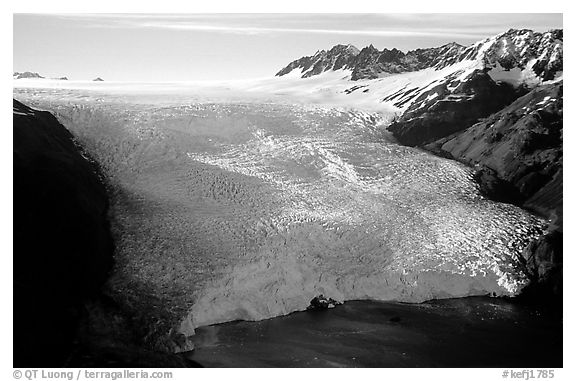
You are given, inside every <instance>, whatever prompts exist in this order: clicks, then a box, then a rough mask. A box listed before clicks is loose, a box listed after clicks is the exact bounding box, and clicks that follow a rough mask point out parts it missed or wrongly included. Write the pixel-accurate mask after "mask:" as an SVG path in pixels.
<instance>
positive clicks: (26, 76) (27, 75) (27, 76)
mask: <svg viewBox="0 0 576 381" xmlns="http://www.w3.org/2000/svg"><path fill="white" fill-rule="evenodd" d="M12 77H13V79H30V78H37V79H46V78H45V77H43V76H41V75H40V74H38V73H33V72H30V71H25V72H23V73H20V72H17V71H15V72H14V74H13V76H12ZM50 79H56V80H59V81H67V80H68V78H67V77H60V78H50Z"/></svg>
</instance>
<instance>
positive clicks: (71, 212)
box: [13, 100, 194, 367]
mask: <svg viewBox="0 0 576 381" xmlns="http://www.w3.org/2000/svg"><path fill="white" fill-rule="evenodd" d="M13 118H14V119H13V133H14V141H13V145H14V147H13V149H14V217H13V218H14V252H13V259H14V267H13V273H14V327H13V329H14V364H13V365H14V366H15V367H62V366H77V367H86V366H132V367H149V366H157V367H172V366H190V365H194V364H193V363H191V362H189V361H186V360H184V359H183V358H181V357H178V356H174V355H170V354H166V353H156V352H153V351H150V350H147V349H144V348H143V347H142V346H141V345H140V343H141V341H142V339H141V338H139V337H138V336H137V334H136V332H138V331H137V329H136V328H135V327H134V323H133V317H132V316H131V315H129V314H127V313H126V312H125V311H124V310H123V308H122V307H121V306H120V305H118V304H117V303H116V302H115V301H114V300H112V299H110V298H109V297H107V296H106V295H105V293H104V292H103V285H104V284H105V282H106V281H107V279H108V276H109V273H110V271H111V269H112V266H113V252H114V245H113V240H112V235H111V233H110V227H109V223H108V218H107V211H108V196H107V191H106V187H105V185H104V182H103V178H102V176H101V174H100V171H99V168H98V166H97V164H95V163H94V162H93V161H91V160H90V159H88V158H87V156H86V155H85V153H83V152H82V149H81V148H80V147H79V146H78V145H76V144H75V142H74V138H73V136H72V135H71V134H70V132H68V130H66V128H64V127H63V126H62V125H61V124H60V123H59V122H58V121H57V120H56V118H55V117H54V116H53V115H52V114H50V113H49V112H42V111H37V110H33V109H31V108H29V107H27V106H25V105H23V104H22V103H20V102H18V101H16V100H14V101H13Z"/></svg>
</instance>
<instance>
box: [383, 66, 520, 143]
mask: <svg viewBox="0 0 576 381" xmlns="http://www.w3.org/2000/svg"><path fill="white" fill-rule="evenodd" d="M525 91H526V90H525V89H524V88H518V89H516V88H514V87H513V86H512V85H509V84H507V83H504V82H495V81H494V80H492V78H491V77H490V76H489V75H488V74H486V73H485V72H483V71H481V70H477V71H475V72H473V73H472V74H471V75H470V76H469V77H467V78H466V80H465V81H457V82H456V81H453V80H448V81H446V82H443V83H440V84H438V85H437V86H435V87H433V88H432V89H431V90H429V91H426V92H423V93H422V94H421V95H419V96H418V97H416V99H414V100H413V102H412V104H411V105H410V106H409V107H408V109H407V110H406V111H405V112H404V113H403V114H402V116H401V117H400V118H399V119H397V120H395V121H393V122H392V123H391V124H390V126H389V127H388V130H389V131H391V132H392V133H393V134H394V136H395V137H396V138H397V139H398V141H399V142H400V143H402V144H405V145H409V146H416V145H421V144H425V143H429V142H431V141H434V140H436V139H438V138H442V137H445V136H447V135H450V134H452V133H454V132H457V131H461V130H464V129H466V128H467V127H469V126H471V125H472V124H474V123H476V122H477V121H478V120H479V119H480V118H482V117H486V116H488V115H490V114H492V113H494V112H496V111H498V110H500V109H502V107H504V106H506V105H508V104H510V103H511V102H512V101H514V100H515V99H516V98H517V97H518V96H519V95H521V94H523V93H525Z"/></svg>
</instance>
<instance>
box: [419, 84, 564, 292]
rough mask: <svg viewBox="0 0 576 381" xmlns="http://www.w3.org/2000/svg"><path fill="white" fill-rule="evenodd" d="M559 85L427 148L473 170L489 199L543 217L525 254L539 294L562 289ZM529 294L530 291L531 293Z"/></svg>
mask: <svg viewBox="0 0 576 381" xmlns="http://www.w3.org/2000/svg"><path fill="white" fill-rule="evenodd" d="M562 92H563V84H562V82H558V83H554V84H550V85H545V86H539V87H536V88H535V89H533V90H532V91H530V92H529V93H528V94H526V95H524V96H522V97H520V98H518V99H517V100H516V101H515V102H513V103H512V104H510V105H509V106H507V107H505V108H504V109H502V110H501V111H499V112H497V113H494V114H493V115H491V116H489V117H488V118H485V119H484V120H482V121H481V122H479V123H476V124H474V125H473V126H472V127H470V128H468V129H466V130H465V131H462V132H460V133H457V134H455V135H453V136H450V137H448V138H444V139H440V140H439V141H437V142H434V143H433V144H431V145H429V146H427V147H426V148H429V149H432V150H433V151H436V152H442V153H447V154H448V155H450V156H451V157H454V158H456V159H458V160H460V161H463V162H466V163H468V164H470V165H473V166H475V167H476V168H477V174H476V177H477V180H478V182H479V184H480V187H481V189H482V190H483V191H484V192H485V193H486V194H487V195H489V196H491V197H492V198H495V199H499V200H501V201H505V202H511V203H514V204H517V205H522V206H523V207H524V208H526V209H529V210H533V211H534V212H536V213H538V214H540V215H544V216H546V217H547V218H548V219H549V220H550V227H549V229H548V230H549V232H548V234H547V235H545V236H543V237H542V238H540V240H538V241H537V242H535V243H533V244H532V245H530V246H529V247H528V248H527V249H526V250H525V252H524V256H525V258H526V260H527V266H528V268H529V270H530V273H531V274H533V278H534V280H535V283H536V284H540V285H541V286H542V287H541V288H540V289H539V290H537V292H538V293H545V294H550V293H551V294H552V295H555V296H556V297H561V289H562V221H563V213H562V183H563V182H562V177H563V176H562V174H563V149H562V136H563V133H562V122H563V97H562ZM529 291H530V290H529Z"/></svg>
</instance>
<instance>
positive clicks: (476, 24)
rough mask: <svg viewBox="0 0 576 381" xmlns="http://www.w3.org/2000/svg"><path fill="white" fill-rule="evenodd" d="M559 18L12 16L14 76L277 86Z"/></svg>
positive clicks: (555, 23) (556, 23) (548, 25)
mask: <svg viewBox="0 0 576 381" xmlns="http://www.w3.org/2000/svg"><path fill="white" fill-rule="evenodd" d="M562 27H563V25H562V14H558V13H556V14H553V13H548V14H528V13H523V14H510V13H506V14H479V13H470V14H437V13H434V14H399V13H393V14H382V13H380V14H377V13H372V14H301V13H298V14H286V13H282V14H238V13H236V14H222V13H220V14H138V13H131V14H108V13H105V14H28V13H26V14H24V13H15V14H14V15H13V70H14V71H33V72H38V73H40V74H41V75H43V76H45V77H61V76H66V77H68V78H69V79H72V80H90V79H94V78H96V77H102V78H104V79H105V80H108V81H181V80H185V81H197V80H231V79H249V78H262V77H271V76H273V75H274V74H275V73H276V72H278V71H279V70H280V69H282V68H283V67H284V66H286V65H287V64H288V63H290V62H291V61H293V60H295V59H297V58H300V57H302V56H308V55H312V54H314V53H315V52H316V51H317V50H321V49H329V48H331V47H332V46H334V45H336V44H349V43H350V44H353V45H355V46H356V47H358V48H360V49H361V48H362V47H364V46H368V45H370V44H373V45H374V46H375V47H376V48H378V49H383V48H397V49H400V50H402V51H407V50H411V49H415V48H425V47H433V46H440V45H443V44H445V43H448V42H452V41H455V42H458V43H460V44H462V45H469V44H471V43H474V42H476V41H479V40H482V39H484V38H486V37H489V36H492V35H495V34H498V33H501V32H504V31H506V30H508V29H510V28H528V29H533V30H536V31H540V32H542V31H547V30H550V29H554V28H562Z"/></svg>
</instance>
